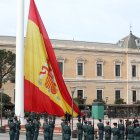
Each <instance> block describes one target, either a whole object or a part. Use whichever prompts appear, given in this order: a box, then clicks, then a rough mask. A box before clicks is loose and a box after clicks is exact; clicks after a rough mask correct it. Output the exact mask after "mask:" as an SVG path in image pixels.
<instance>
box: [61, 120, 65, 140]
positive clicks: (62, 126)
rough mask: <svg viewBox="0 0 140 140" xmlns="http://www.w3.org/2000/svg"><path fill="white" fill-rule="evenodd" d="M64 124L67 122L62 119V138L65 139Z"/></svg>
mask: <svg viewBox="0 0 140 140" xmlns="http://www.w3.org/2000/svg"><path fill="white" fill-rule="evenodd" d="M64 126H65V122H64V120H62V122H61V129H62V140H64V130H63V129H64Z"/></svg>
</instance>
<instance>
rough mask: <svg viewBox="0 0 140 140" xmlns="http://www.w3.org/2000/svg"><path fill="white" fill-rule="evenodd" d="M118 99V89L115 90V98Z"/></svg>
mask: <svg viewBox="0 0 140 140" xmlns="http://www.w3.org/2000/svg"><path fill="white" fill-rule="evenodd" d="M118 99H120V90H115V100H118Z"/></svg>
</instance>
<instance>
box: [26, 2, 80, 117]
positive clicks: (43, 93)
mask: <svg viewBox="0 0 140 140" xmlns="http://www.w3.org/2000/svg"><path fill="white" fill-rule="evenodd" d="M24 109H25V111H29V112H39V113H44V112H47V113H48V114H51V115H56V116H64V115H65V113H69V114H72V98H71V96H70V94H69V92H68V90H67V87H66V85H65V83H64V80H63V77H62V74H61V72H60V70H59V66H58V63H57V60H56V57H55V54H54V51H53V48H52V45H51V42H50V40H49V37H48V34H47V32H46V30H45V27H44V25H43V22H42V20H41V17H40V15H39V12H38V10H37V7H36V5H35V2H34V0H31V1H30V10H29V17H28V27H27V34H26V42H25V50H24ZM73 109H74V110H73V116H77V115H78V114H79V113H80V112H79V109H78V107H77V106H76V105H75V104H74V107H73Z"/></svg>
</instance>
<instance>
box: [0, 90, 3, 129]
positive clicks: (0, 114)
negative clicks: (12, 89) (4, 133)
mask: <svg viewBox="0 0 140 140" xmlns="http://www.w3.org/2000/svg"><path fill="white" fill-rule="evenodd" d="M2 93H3V89H0V105H1V109H0V116H1V117H0V118H1V127H2Z"/></svg>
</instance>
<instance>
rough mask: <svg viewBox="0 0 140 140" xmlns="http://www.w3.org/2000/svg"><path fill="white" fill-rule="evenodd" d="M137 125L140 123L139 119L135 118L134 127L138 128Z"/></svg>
mask: <svg viewBox="0 0 140 140" xmlns="http://www.w3.org/2000/svg"><path fill="white" fill-rule="evenodd" d="M137 123H139V121H138V119H137V118H134V120H133V125H134V128H136V126H137Z"/></svg>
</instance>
